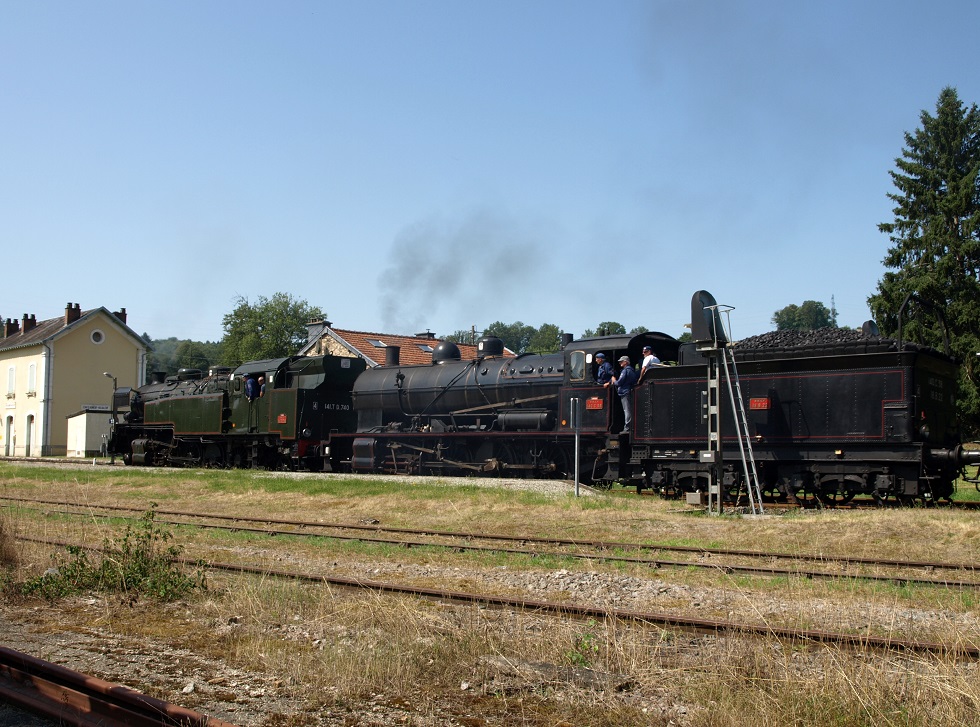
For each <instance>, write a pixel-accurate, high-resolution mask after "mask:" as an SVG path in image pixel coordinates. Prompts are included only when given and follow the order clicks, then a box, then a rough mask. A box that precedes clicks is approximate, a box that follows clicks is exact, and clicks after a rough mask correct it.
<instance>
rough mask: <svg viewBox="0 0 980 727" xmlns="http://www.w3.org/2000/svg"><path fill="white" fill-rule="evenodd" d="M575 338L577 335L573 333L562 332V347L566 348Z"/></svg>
mask: <svg viewBox="0 0 980 727" xmlns="http://www.w3.org/2000/svg"><path fill="white" fill-rule="evenodd" d="M574 340H575V335H574V334H572V333H563V334H561V347H562V349H564V348H565V347H566V346H568V344H570V343H571V342H572V341H574Z"/></svg>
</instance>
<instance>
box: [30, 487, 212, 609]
mask: <svg viewBox="0 0 980 727" xmlns="http://www.w3.org/2000/svg"><path fill="white" fill-rule="evenodd" d="M154 508H155V505H154ZM155 516H156V512H155V510H150V511H148V512H146V513H144V514H143V515H142V516H141V517H140V520H139V525H138V526H137V527H136V528H133V527H129V526H127V528H126V532H125V534H124V535H123V537H122V539H121V540H119V541H113V540H111V539H109V538H106V539H105V541H103V545H102V553H101V561H100V562H99V563H97V564H93V563H91V562H90V561H89V557H88V553H87V552H86V549H84V548H81V547H79V546H76V545H69V546H68V547H67V551H68V555H69V559H68V560H67V561H66V562H64V563H62V564H59V565H57V566H56V567H53V568H49V569H48V570H47V571H46V572H45V573H44V574H43V575H41V576H38V577H37V578H32V579H30V580H28V581H26V582H25V583H24V584H23V586H22V587H21V590H22V592H23V593H25V594H27V595H38V596H41V597H42V598H45V599H47V600H49V601H53V600H57V599H58V598H63V597H65V596H71V595H75V594H78V593H83V592H86V591H105V592H110V593H122V594H124V595H125V596H126V597H127V598H129V599H131V600H136V599H137V598H139V597H140V596H146V597H149V598H153V599H155V600H158V601H174V600H176V599H178V598H181V597H182V596H184V595H186V594H187V593H189V592H190V591H192V590H194V589H195V588H200V589H206V588H207V584H206V582H205V577H204V571H203V569H202V567H200V565H199V567H198V569H197V571H196V572H195V573H194V574H192V575H187V574H186V573H184V571H183V569H182V568H181V564H180V562H179V558H180V553H181V551H182V549H181V548H180V547H179V546H176V545H172V544H171V545H168V543H170V541H171V540H172V539H173V535H172V534H171V533H170V532H169V531H166V530H164V529H162V528H160V527H158V526H157V525H156V523H155V522H154V519H155Z"/></svg>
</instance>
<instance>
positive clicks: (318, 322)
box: [306, 318, 330, 343]
mask: <svg viewBox="0 0 980 727" xmlns="http://www.w3.org/2000/svg"><path fill="white" fill-rule="evenodd" d="M329 325H330V321H325V320H323V319H322V318H310V320H309V322H308V323H307V324H306V342H307V343H313V342H314V341H318V340H319V339H320V336H322V335H323V329H324V328H326V327H327V326H329Z"/></svg>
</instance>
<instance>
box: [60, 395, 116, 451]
mask: <svg viewBox="0 0 980 727" xmlns="http://www.w3.org/2000/svg"><path fill="white" fill-rule="evenodd" d="M111 417H112V414H111V413H110V412H109V407H105V408H104V409H101V408H99V409H96V408H91V409H88V408H87V409H83V410H82V411H79V412H75V413H74V414H69V415H68V451H67V452H66V455H67V456H68V457H98V456H100V455H102V454H103V453H104V452H105V445H106V442H108V441H109V419H110V418H111Z"/></svg>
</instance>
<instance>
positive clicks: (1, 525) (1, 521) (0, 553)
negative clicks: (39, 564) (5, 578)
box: [0, 512, 19, 569]
mask: <svg viewBox="0 0 980 727" xmlns="http://www.w3.org/2000/svg"><path fill="white" fill-rule="evenodd" d="M18 561H19V558H18V555H17V547H16V545H15V543H14V535H13V529H12V527H11V525H10V521H9V518H8V517H7V515H6V513H3V512H0V568H4V569H8V568H14V567H16V566H17V564H18Z"/></svg>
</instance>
